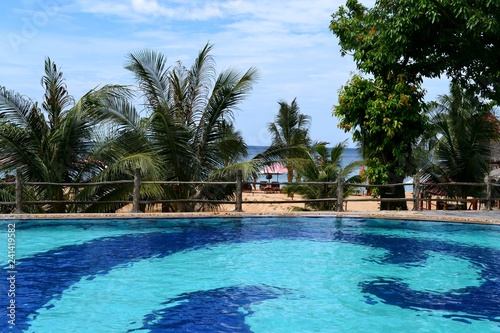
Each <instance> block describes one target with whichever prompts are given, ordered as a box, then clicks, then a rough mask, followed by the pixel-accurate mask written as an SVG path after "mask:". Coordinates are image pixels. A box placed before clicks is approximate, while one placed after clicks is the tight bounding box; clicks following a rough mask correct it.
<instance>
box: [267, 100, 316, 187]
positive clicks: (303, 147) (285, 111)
mask: <svg viewBox="0 0 500 333" xmlns="http://www.w3.org/2000/svg"><path fill="white" fill-rule="evenodd" d="M278 104H279V106H280V108H279V111H278V113H277V114H276V116H275V118H274V122H271V123H269V124H268V132H269V133H270V134H271V145H270V146H269V148H268V149H266V151H264V152H263V153H262V154H260V155H259V156H258V158H260V159H262V160H263V161H264V162H268V163H272V162H275V161H282V162H283V164H284V165H285V167H286V168H287V169H288V173H287V181H288V182H292V180H293V174H294V170H296V169H297V167H298V165H300V163H302V161H303V159H308V158H309V150H310V148H311V145H312V142H311V139H310V137H309V126H310V124H311V117H310V116H308V115H305V114H302V113H300V108H299V105H298V103H297V99H296V98H294V99H293V101H292V102H291V103H290V104H288V103H287V102H286V101H279V102H278ZM299 178H300V177H299Z"/></svg>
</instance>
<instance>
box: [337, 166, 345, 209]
mask: <svg viewBox="0 0 500 333" xmlns="http://www.w3.org/2000/svg"><path fill="white" fill-rule="evenodd" d="M337 182H338V183H337V212H343V211H344V179H342V176H340V175H339V177H338V179H337Z"/></svg>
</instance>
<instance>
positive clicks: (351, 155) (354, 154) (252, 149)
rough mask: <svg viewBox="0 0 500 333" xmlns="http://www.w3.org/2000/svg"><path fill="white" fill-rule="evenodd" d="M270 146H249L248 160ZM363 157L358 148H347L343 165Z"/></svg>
mask: <svg viewBox="0 0 500 333" xmlns="http://www.w3.org/2000/svg"><path fill="white" fill-rule="evenodd" d="M268 147H269V146H248V155H247V156H246V159H251V158H253V157H255V156H257V155H258V154H260V153H262V152H263V151H265V150H266V149H267V148H268ZM361 159H362V158H361V155H360V154H359V153H358V149H357V148H345V149H344V154H342V165H343V166H345V165H347V164H349V163H351V162H353V161H357V160H361Z"/></svg>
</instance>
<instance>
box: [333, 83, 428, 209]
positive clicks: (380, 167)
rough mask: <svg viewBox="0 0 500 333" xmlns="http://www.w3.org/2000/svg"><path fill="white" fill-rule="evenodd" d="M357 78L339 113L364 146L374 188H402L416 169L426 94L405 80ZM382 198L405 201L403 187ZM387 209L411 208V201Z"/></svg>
mask: <svg viewBox="0 0 500 333" xmlns="http://www.w3.org/2000/svg"><path fill="white" fill-rule="evenodd" d="M387 81H388V80H382V79H379V80H370V79H366V78H362V77H360V76H358V75H354V76H353V77H352V79H351V81H349V82H348V84H347V85H346V86H344V87H342V89H341V90H340V92H339V99H338V105H337V106H336V107H335V108H334V113H333V114H334V115H335V116H337V117H338V118H339V119H340V123H339V127H340V128H342V129H344V130H346V131H351V132H352V135H353V141H354V142H358V143H359V144H360V145H361V150H362V154H363V158H364V160H365V163H366V165H367V167H368V170H367V177H368V180H369V182H370V183H371V184H402V183H403V181H404V178H405V177H406V176H408V175H410V174H412V173H413V171H414V165H413V164H412V160H413V156H412V146H413V145H414V143H415V141H416V138H418V137H419V136H420V135H421V134H422V132H423V130H424V119H425V118H424V115H423V114H421V113H420V112H419V111H420V110H422V109H424V103H423V101H422V97H423V96H422V93H421V92H420V91H419V89H418V88H417V87H416V86H415V85H411V84H409V83H408V82H406V81H405V80H404V77H403V76H399V77H398V78H397V79H396V81H395V82H392V81H390V82H387ZM378 194H379V195H380V197H381V198H404V197H405V189H404V186H403V185H398V186H394V187H392V188H391V189H390V190H387V188H386V187H382V188H380V190H379V191H378ZM380 206H381V209H382V210H387V209H403V210H405V209H407V206H406V202H391V201H385V202H382V203H381V205H380Z"/></svg>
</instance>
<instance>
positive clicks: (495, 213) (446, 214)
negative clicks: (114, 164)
mask: <svg viewBox="0 0 500 333" xmlns="http://www.w3.org/2000/svg"><path fill="white" fill-rule="evenodd" d="M259 216H261V217H263V216H267V217H269V216H277V217H278V216H279V217H286V216H289V217H293V216H303V217H327V216H330V217H355V218H387V219H403V220H418V221H447V222H461V223H481V224H500V210H497V209H495V210H462V211H459V210H456V211H451V210H446V211H445V210H423V211H364V212H359V211H357V212H348V211H347V212H330V211H329V212H277V213H269V212H261V213H259V212H251V213H249V212H244V211H243V212H234V211H230V212H207V213H101V214H0V220H9V221H12V220H30V219H50V220H53V219H129V218H134V219H137V218H147V219H155V218H158V219H165V218H195V217H259Z"/></svg>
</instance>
